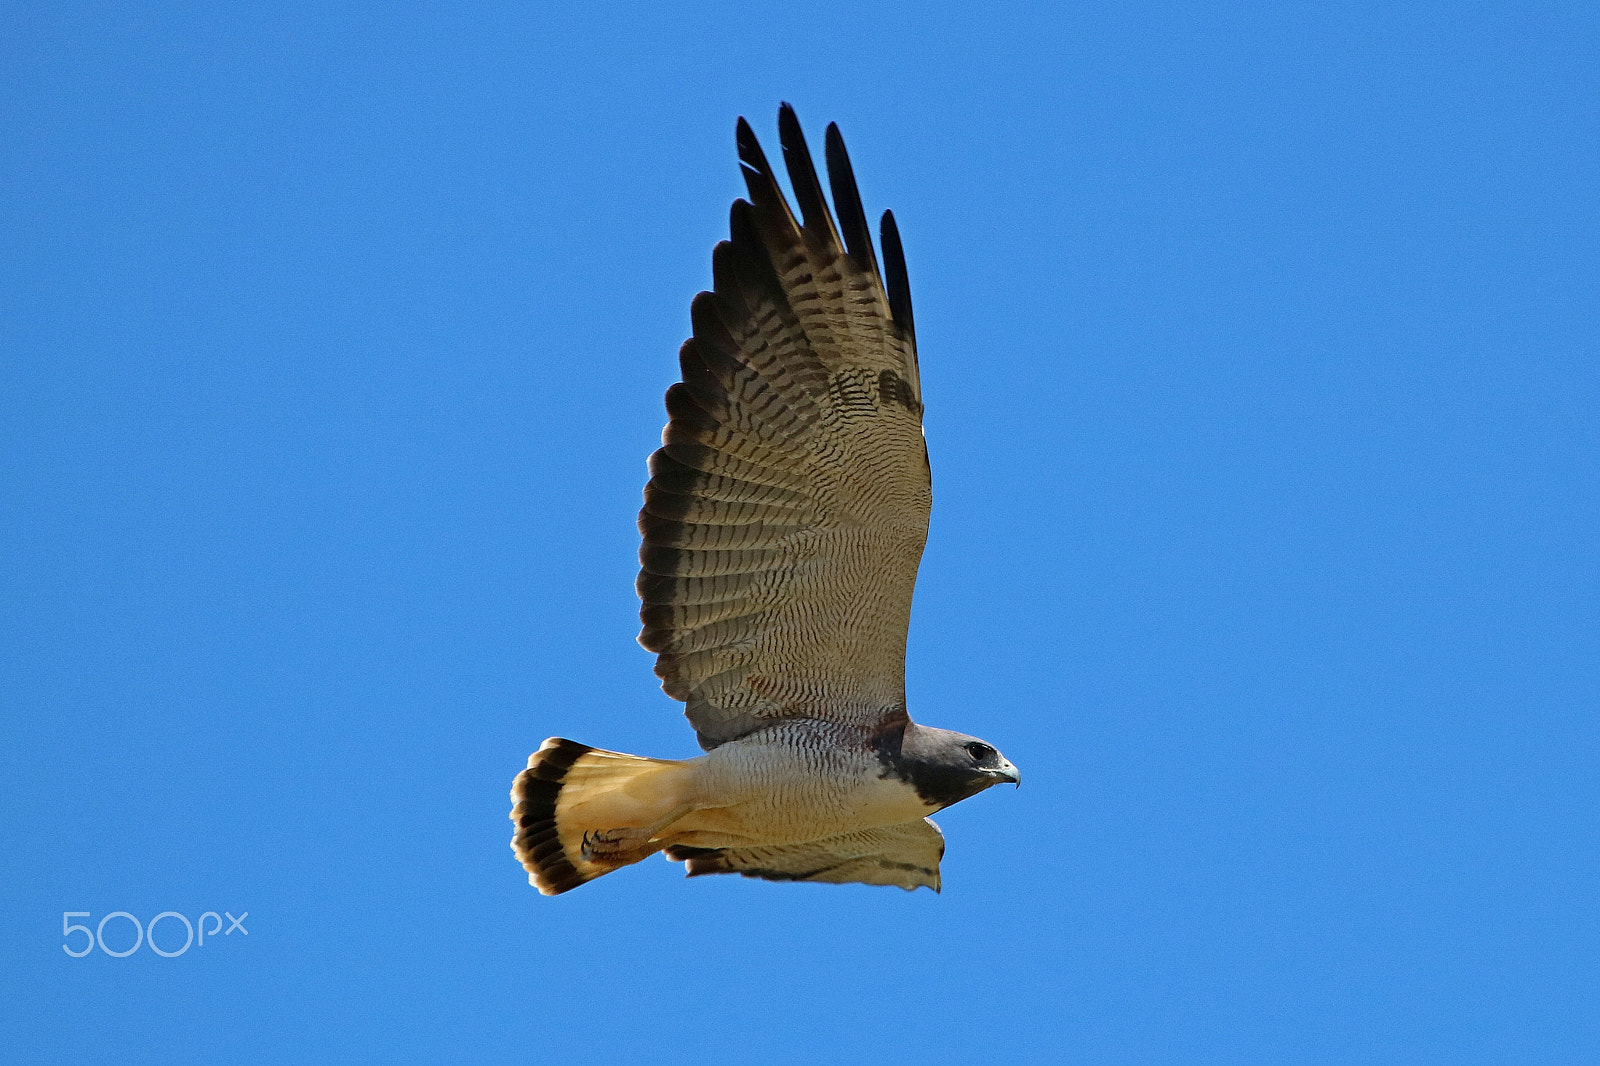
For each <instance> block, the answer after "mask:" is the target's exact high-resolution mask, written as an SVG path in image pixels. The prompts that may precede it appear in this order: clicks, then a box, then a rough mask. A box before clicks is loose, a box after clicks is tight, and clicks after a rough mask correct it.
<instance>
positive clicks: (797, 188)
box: [778, 104, 839, 246]
mask: <svg viewBox="0 0 1600 1066" xmlns="http://www.w3.org/2000/svg"><path fill="white" fill-rule="evenodd" d="M778 143H779V144H781V145H782V146H783V165H784V166H785V167H786V168H787V169H788V171H789V184H790V186H792V187H793V189H794V198H795V200H796V201H798V202H799V204H800V217H801V218H802V219H803V220H804V221H805V227H806V229H808V230H810V231H811V232H812V233H814V234H815V235H817V236H819V237H822V238H823V239H825V240H829V241H831V243H833V244H834V245H835V246H837V245H838V243H839V235H838V233H837V232H836V231H835V230H834V228H833V215H832V213H831V212H829V211H828V201H827V200H826V199H824V198H823V195H822V182H821V181H819V180H818V179H817V165H816V164H815V163H813V162H812V161H811V149H810V148H809V147H808V146H807V145H806V135H805V133H804V132H802V131H801V129H800V118H799V116H798V115H796V114H795V112H794V108H792V107H790V106H789V105H788V104H784V105H782V106H781V107H779V108H778Z"/></svg>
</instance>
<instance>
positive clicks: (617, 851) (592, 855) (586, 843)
mask: <svg viewBox="0 0 1600 1066" xmlns="http://www.w3.org/2000/svg"><path fill="white" fill-rule="evenodd" d="M691 809H692V807H690V806H688V805H685V806H683V807H679V808H677V809H676V810H673V811H672V812H671V813H669V814H668V815H667V816H666V817H665V818H658V819H656V821H655V822H654V823H653V824H651V825H647V826H643V827H637V828H624V829H590V830H588V831H587V832H585V833H584V834H583V857H584V858H585V859H587V860H589V861H590V862H603V863H615V864H616V865H619V866H621V865H626V864H627V863H630V862H638V861H639V860H640V859H643V858H646V857H647V856H650V855H653V854H655V853H656V852H657V851H660V850H661V845H660V844H655V843H652V841H653V839H654V838H655V836H656V834H657V833H659V832H661V830H663V829H665V828H666V827H667V826H669V825H671V824H672V823H673V822H676V821H677V820H678V819H679V818H682V817H683V816H684V815H685V814H687V813H689V811H690V810H691Z"/></svg>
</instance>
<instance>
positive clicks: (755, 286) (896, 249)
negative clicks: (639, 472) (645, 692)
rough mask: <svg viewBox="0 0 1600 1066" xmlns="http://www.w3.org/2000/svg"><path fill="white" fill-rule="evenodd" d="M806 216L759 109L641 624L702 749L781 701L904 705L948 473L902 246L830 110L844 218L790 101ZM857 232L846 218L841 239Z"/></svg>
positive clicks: (667, 444) (789, 705)
mask: <svg viewBox="0 0 1600 1066" xmlns="http://www.w3.org/2000/svg"><path fill="white" fill-rule="evenodd" d="M778 125H779V131H780V135H781V140H782V143H783V154H784V162H785V163H786V164H787V166H788V170H789V178H790V182H791V184H792V185H793V187H794V192H795V197H796V199H797V200H798V201H799V205H800V212H801V219H800V220H796V219H795V217H794V215H793V213H792V212H791V211H790V209H789V205H788V203H787V201H786V200H785V199H784V196H783V193H782V191H781V190H780V189H779V187H778V183H777V180H776V178H775V177H774V175H773V173H772V168H771V167H770V166H769V165H768V163H767V159H766V156H765V155H763V153H762V151H761V146H760V145H759V144H758V143H757V142H756V139H755V135H754V134H753V133H751V131H750V127H749V125H748V124H747V123H746V122H745V121H744V120H743V119H740V120H739V127H738V143H739V158H740V161H741V163H742V164H743V171H744V177H745V182H746V184H747V185H748V187H749V192H750V202H748V203H747V202H745V201H743V200H738V201H735V203H734V205H733V211H732V222H731V230H732V232H731V240H728V241H724V242H722V243H721V244H719V245H717V248H716V251H715V253H714V254H713V257H712V270H713V275H714V284H715V289H714V291H712V292H703V293H701V294H700V295H698V296H696V297H695V299H694V303H693V304H692V306H691V315H692V319H693V324H694V336H693V337H692V338H691V339H690V340H688V341H686V342H685V343H684V345H683V350H682V352H681V353H680V354H679V361H680V363H681V366H682V370H683V381H682V382H680V383H679V384H676V385H673V386H672V387H671V388H670V389H668V390H667V412H668V415H669V417H670V421H669V422H668V424H667V428H666V431H665V432H664V433H663V435H662V439H663V442H664V447H662V448H661V450H659V451H657V452H656V453H655V454H654V455H653V456H651V458H650V475H651V476H650V482H649V484H648V485H647V486H646V487H645V504H644V510H643V511H642V512H640V515H639V527H640V531H641V532H642V534H643V536H644V545H643V547H642V548H641V549H640V552H639V556H640V561H641V563H642V566H643V569H642V570H641V572H640V574H639V582H638V588H639V596H640V598H641V599H642V600H643V601H644V607H643V609H642V611H641V612H640V615H641V617H642V619H643V621H644V631H643V633H642V634H641V635H640V637H639V641H640V643H641V644H643V645H644V646H645V647H646V648H648V649H650V650H651V651H655V652H659V653H660V655H659V658H658V659H657V662H656V673H657V674H658V675H659V676H660V677H661V679H662V682H663V684H662V687H663V688H664V689H665V690H666V691H667V693H668V694H669V695H671V696H672V697H674V698H675V699H680V700H683V701H685V702H686V703H687V704H688V708H687V712H686V713H687V714H688V716H689V720H690V722H692V723H693V725H694V727H695V730H696V732H697V733H698V734H699V737H700V743H701V745H702V746H703V747H705V748H706V749H708V750H709V749H710V748H713V747H715V746H716V745H718V744H721V743H724V742H726V741H728V740H732V739H735V738H737V737H740V736H743V735H745V734H746V733H749V732H751V731H752V730H754V729H757V728H759V727H760V726H761V724H762V723H763V720H771V719H774V718H781V717H789V716H805V717H814V718H823V719H828V720H832V721H839V722H850V723H857V724H861V725H863V726H866V727H869V728H870V727H872V726H875V725H878V724H880V723H882V722H883V721H884V720H886V719H889V718H892V717H895V716H898V715H902V714H903V713H904V710H903V708H904V699H905V681H904V666H905V640H906V625H907V622H908V620H909V618H910V612H911V592H912V586H913V585H914V584H915V582H916V574H917V562H918V560H919V559H920V558H921V555H922V545H923V541H924V540H925V539H926V536H927V529H928V507H929V503H930V500H931V489H930V484H929V477H928V461H927V451H926V449H925V448H924V446H923V441H922V390H921V385H920V381H919V379H918V375H917V357H916V342H915V336H914V333H913V329H912V320H911V299H910V295H909V293H908V291H907V285H906V271H905V259H904V255H903V254H902V252H901V248H900V238H899V235H898V233H897V232H896V230H895V225H894V218H893V216H892V215H890V214H888V213H885V214H884V216H883V226H882V240H883V258H884V271H883V273H882V274H880V272H879V269H878V263H877V258H876V256H874V254H873V248H872V238H871V235H870V234H869V232H868V230H867V224H866V216H865V214H864V213H863V211H862V207H861V198H860V195H859V194H858V193H857V191H856V183H855V178H854V176H853V174H852V172H851V169H850V161H849V158H848V157H847V156H846V155H845V150H844V142H843V140H842V139H841V138H840V136H839V131H838V129H837V127H835V126H831V125H830V126H829V127H828V134H827V160H828V176H829V180H830V184H831V186H832V193H833V201H834V205H835V207H836V208H837V209H838V225H837V226H836V225H835V223H834V219H833V217H832V215H831V214H830V213H829V211H828V205H827V202H826V200H825V199H824V196H823V192H822V187H821V184H820V183H819V182H818V180H817V173H816V168H815V167H814V166H813V165H812V162H811V154H810V151H809V150H808V149H807V147H806V143H805V140H804V139H803V138H802V136H801V133H800V124H799V122H798V120H797V119H796V118H795V114H794V111H793V110H792V109H791V108H790V107H789V106H788V105H784V107H783V108H782V110H781V111H780V113H779V116H778ZM841 238H842V239H841Z"/></svg>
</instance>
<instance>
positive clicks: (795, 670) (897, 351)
mask: <svg viewBox="0 0 1600 1066" xmlns="http://www.w3.org/2000/svg"><path fill="white" fill-rule="evenodd" d="M778 130H779V135H780V140H781V143H782V145H783V159H784V163H785V165H786V166H787V169H788V172H789V181H790V185H791V186H792V188H793V190H794V195H795V199H796V200H797V201H798V203H799V208H800V217H799V218H798V219H797V218H796V217H795V215H794V213H793V212H792V211H791V210H790V207H789V203H788V201H787V199H786V198H785V197H784V194H783V191H782V190H781V189H780V188H779V187H778V182H777V179H776V177H775V176H774V174H773V170H772V167H771V166H769V165H768V163H767V158H766V156H765V154H763V152H762V150H761V145H760V144H759V143H758V142H757V141H756V138H755V135H754V134H753V133H752V132H751V130H750V125H749V123H747V122H746V121H745V120H744V119H742V118H741V119H740V120H739V123H738V127H737V143H738V150H739V161H740V164H741V170H742V171H743V174H744V180H745V184H746V186H747V187H748V189H749V196H750V199H749V200H748V201H746V200H736V201H734V204H733V209H732V214H731V222H730V230H731V232H730V239H729V240H726V241H723V242H721V243H720V244H718V245H717V246H716V249H715V251H714V252H713V253H712V259H711V265H712V275H713V278H714V286H713V289H712V291H710V292H702V293H700V294H699V295H698V296H696V297H695V298H694V301H693V303H692V304H691V305H690V316H691V319H692V322H693V326H694V336H693V337H691V338H690V339H689V340H687V341H685V342H684V344H683V348H682V350H681V351H680V352H679V353H678V362H679V365H680V367H681V369H682V372H683V380H682V381H680V382H678V383H677V384H674V385H673V386H672V387H671V388H669V389H668V390H667V397H666V400H667V415H668V418H669V421H668V422H667V427H666V430H665V431H664V432H663V433H662V447H661V449H660V450H659V451H657V452H656V453H655V454H654V455H652V456H651V457H650V480H649V483H648V484H647V485H646V486H645V490H644V509H643V510H642V511H641V512H640V513H639V530H640V533H641V534H642V535H643V546H642V547H641V548H640V550H639V561H640V565H641V569H640V571H639V579H638V583H637V584H638V591H639V598H640V599H641V600H642V601H643V603H644V606H643V608H642V609H641V611H640V617H641V619H642V620H643V622H644V631H643V632H642V633H641V634H640V636H639V643H641V644H643V645H644V646H645V648H647V649H648V650H650V651H653V652H656V653H657V660H656V674H657V675H658V676H659V677H660V678H661V682H662V688H663V689H664V690H665V691H666V693H667V694H668V695H669V696H671V697H673V698H674V699H677V700H682V701H683V702H684V703H685V704H687V709H686V712H685V713H686V714H687V716H688V718H689V722H690V723H691V724H692V725H693V726H694V730H695V732H696V734H697V735H698V737H699V740H700V746H701V748H702V749H704V750H705V752H706V754H704V755H702V756H700V757H698V758H695V759H688V760H670V759H649V758H644V757H642V756H638V755H625V754H623V753H621V752H615V751H603V750H601V749H598V748H591V747H588V746H587V745H584V744H578V743H576V742H574V741H571V740H563V739H561V738H559V737H552V738H550V739H549V740H546V741H545V742H544V743H543V744H542V745H541V746H540V748H539V750H538V751H536V752H534V754H533V755H532V756H531V757H530V758H529V759H528V768H527V769H526V770H524V771H523V772H522V773H520V774H519V775H517V778H516V780H515V782H514V783H513V787H512V792H511V796H512V800H513V802H514V804H515V806H514V807H513V809H512V811H511V820H512V821H513V822H514V823H515V825H516V831H515V835H514V837H513V839H512V848H513V849H514V850H515V851H516V855H517V858H518V859H519V860H520V861H521V863H522V865H523V866H524V868H526V869H527V871H528V875H529V876H528V880H529V881H530V882H531V883H532V884H533V885H534V886H536V887H537V888H538V889H539V891H540V892H542V893H544V894H545V895H556V894H558V893H562V892H566V891H568V890H570V889H573V888H576V887H578V886H579V885H581V884H583V883H584V882H586V881H592V880H594V879H595V878H596V877H600V876H602V875H603V874H608V873H610V872H611V871H613V870H616V869H619V868H621V867H623V866H627V865H629V864H630V863H635V862H638V861H640V860H641V859H644V858H646V857H648V856H650V855H653V854H655V853H656V852H658V851H664V852H665V853H666V856H667V858H668V859H671V860H674V861H679V862H683V863H685V864H686V865H687V867H688V872H689V876H691V877H694V876H697V875H700V874H713V873H737V874H742V875H744V876H746V877H758V878H764V879H766V880H770V881H823V882H834V883H845V882H861V883H865V884H873V885H898V886H900V887H901V888H904V889H907V890H912V889H916V888H918V887H921V886H927V887H929V888H932V889H933V890H934V891H935V892H937V891H938V890H939V860H940V858H941V857H942V856H943V854H944V838H943V836H942V834H941V833H940V832H939V828H938V826H936V825H934V823H933V822H932V821H931V820H929V819H928V817H927V816H928V815H929V814H931V813H933V812H934V811H938V810H940V809H942V808H944V807H948V806H949V805H950V804H952V803H956V802H958V801H960V800H963V799H966V798H967V797H969V796H973V795H976V794H977V793H979V792H982V791H983V790H984V789H986V788H988V787H989V786H991V785H995V784H998V783H1000V782H1002V781H1007V782H1011V783H1013V784H1020V783H1021V775H1020V774H1019V773H1018V772H1017V768H1016V767H1015V766H1013V765H1012V764H1011V763H1010V762H1009V761H1008V760H1007V759H1006V758H1005V757H1004V756H1002V755H1001V754H1000V753H999V752H998V751H996V750H995V748H994V747H993V746H991V745H989V744H987V743H985V742H984V741H982V740H979V739H977V738H976V737H970V736H966V735H964V734H961V733H954V732H951V731H949V730H945V729H932V728H929V727H927V726H923V725H918V724H917V723H915V722H913V721H912V720H911V717H910V715H909V714H908V713H907V711H906V699H905V650H906V627H907V624H908V623H909V621H910V616H911V593H912V587H913V586H914V585H915V583H916V577H917V563H918V560H919V559H920V558H921V556H922V547H923V543H924V541H925V540H926V539H927V533H928V509H929V506H930V503H931V499H932V490H931V485H930V481H929V468H928V453H927V448H926V446H925V444H924V442H923V436H922V385H921V380H920V377H919V375H918V373H917V353H916V332H915V329H914V327H913V324H912V317H911V295H910V292H909V290H908V287H907V283H906V267H905V256H904V253H903V251H902V249H901V245H900V235H899V231H898V230H897V229H896V227H895V222H894V215H893V214H891V213H889V212H885V213H884V215H883V222H882V226H881V229H880V236H881V241H882V248H883V265H882V268H881V269H880V267H879V263H878V258H877V256H876V254H875V253H874V251H873V245H872V237H871V234H870V232H869V231H868V228H867V220H866V216H865V214H864V213H863V211H862V208H861V197H860V194H859V193H858V192H857V191H856V181H855V176H854V174H853V172H852V171H851V168H850V159H849V157H848V156H847V155H846V154H845V149H844V141H843V139H842V138H841V137H840V136H839V129H838V127H837V126H835V125H830V126H829V127H828V132H827V144H826V150H827V170H828V179H829V184H830V186H831V192H832V198H833V205H834V208H835V209H836V211H837V220H836V219H835V215H834V214H833V213H832V212H830V211H829V209H828V203H827V200H826V199H825V198H824V195H823V190H822V185H821V183H820V182H819V181H818V179H817V171H816V168H815V166H814V165H813V164H812V161H811V152H810V150H809V149H808V148H807V147H806V142H805V139H804V137H803V136H802V134H801V132H800V123H799V120H798V119H797V118H796V117H795V113H794V110H793V108H791V107H790V106H789V105H788V104H784V105H783V106H782V107H781V108H780V110H779V112H778Z"/></svg>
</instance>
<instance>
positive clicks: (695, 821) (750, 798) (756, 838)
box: [660, 729, 935, 848]
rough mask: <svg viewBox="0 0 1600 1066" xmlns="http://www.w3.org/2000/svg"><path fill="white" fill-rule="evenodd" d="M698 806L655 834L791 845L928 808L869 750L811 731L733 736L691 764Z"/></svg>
mask: <svg viewBox="0 0 1600 1066" xmlns="http://www.w3.org/2000/svg"><path fill="white" fill-rule="evenodd" d="M693 765H694V767H695V770H696V774H695V783H696V786H697V792H698V795H697V807H698V809H696V810H693V811H690V812H689V813H688V814H685V815H684V816H683V817H682V818H680V819H678V820H677V821H675V822H673V823H672V824H671V825H670V826H668V827H667V828H666V829H665V830H664V831H663V832H662V833H661V834H660V839H662V840H664V841H667V842H669V843H674V844H688V845H691V846H693V847H702V848H724V847H734V846H738V845H745V844H794V843H800V842H803V841H808V840H818V839H821V838H823V837H829V836H836V835H838V834H840V833H848V832H851V831H854V830H858V829H868V828H872V827H875V826H881V825H895V824H898V823H901V822H909V821H913V820H915V819H919V818H923V817H925V816H927V815H929V814H931V813H933V811H934V810H935V808H934V807H932V806H930V805H929V804H927V803H925V802H924V801H923V800H922V798H921V797H919V796H918V795H917V793H916V790H915V789H913V788H912V787H911V786H910V785H909V784H907V783H906V782H905V781H902V780H900V779H899V778H896V777H885V776H883V767H882V764H881V763H880V762H879V761H878V759H877V757H876V755H874V754H873V753H872V752H871V751H869V750H863V749H861V748H860V747H858V746H846V745H840V744H839V743H838V742H837V739H836V738H834V737H831V736H830V737H822V736H817V735H815V734H814V733H812V732H811V731H810V730H806V729H794V730H783V731H782V732H781V733H779V734H778V735H777V736H773V735H772V734H768V736H767V737H766V738H762V739H757V738H756V737H752V738H749V739H747V740H736V741H732V742H730V743H728V744H724V745H722V746H721V747H719V748H717V749H715V750H714V751H712V752H711V753H710V754H708V755H706V756H705V757H703V758H701V759H696V760H694V762H693Z"/></svg>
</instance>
